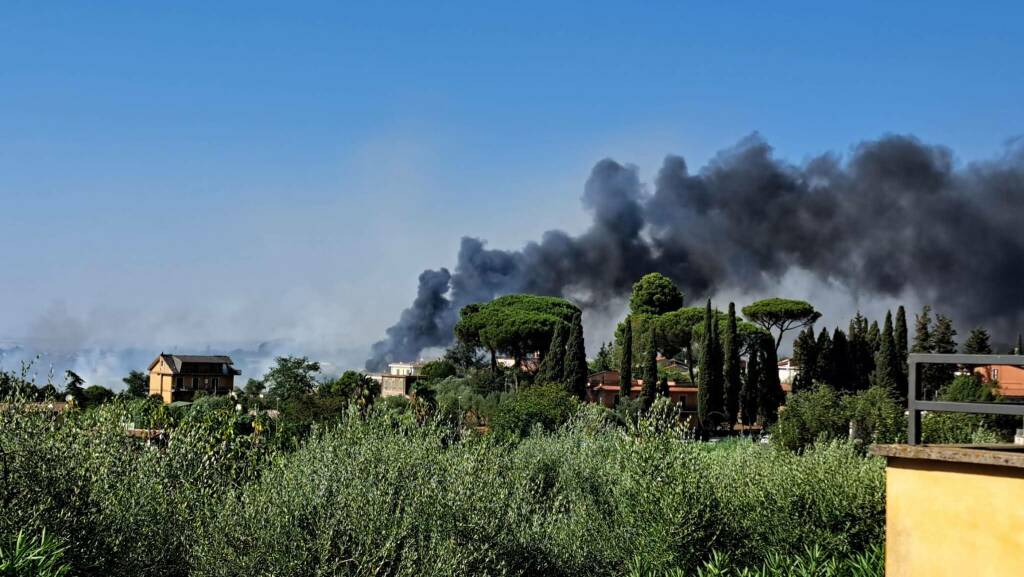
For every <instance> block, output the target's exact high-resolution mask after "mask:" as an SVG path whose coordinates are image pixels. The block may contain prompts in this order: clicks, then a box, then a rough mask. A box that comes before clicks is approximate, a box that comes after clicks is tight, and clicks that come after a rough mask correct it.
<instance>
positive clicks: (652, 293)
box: [629, 272, 683, 315]
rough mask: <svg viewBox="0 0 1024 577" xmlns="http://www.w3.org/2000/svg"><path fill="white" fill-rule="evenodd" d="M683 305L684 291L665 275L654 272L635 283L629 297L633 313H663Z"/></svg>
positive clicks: (630, 309) (630, 308)
mask: <svg viewBox="0 0 1024 577" xmlns="http://www.w3.org/2000/svg"><path fill="white" fill-rule="evenodd" d="M681 306H683V293H681V292H679V289H678V288H677V287H676V285H675V284H674V283H673V282H672V281H671V280H669V279H668V278H667V277H666V276H665V275H662V274H659V273H656V272H652V273H650V274H646V275H644V276H643V277H641V278H640V280H638V281H637V282H636V283H635V284H634V285H633V293H632V294H631V295H630V297H629V311H630V312H631V313H632V314H641V315H662V314H665V313H667V312H671V311H674V310H677V309H679V307H681Z"/></svg>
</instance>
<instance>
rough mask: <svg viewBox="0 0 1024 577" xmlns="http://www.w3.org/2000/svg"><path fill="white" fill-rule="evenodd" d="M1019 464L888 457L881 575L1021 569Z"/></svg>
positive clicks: (973, 576) (978, 575) (983, 575)
mask: <svg viewBox="0 0 1024 577" xmlns="http://www.w3.org/2000/svg"><path fill="white" fill-rule="evenodd" d="M1022 497H1024V469H1020V468H1013V467H999V466H992V465H975V464H969V463H949V462H942V461H926V460H919V459H900V458H892V457H890V458H889V464H888V467H887V468H886V540H885V547H886V551H885V557H886V559H885V574H886V576H887V577H909V576H912V575H913V576H915V577H920V576H929V577H936V576H942V575H958V576H965V577H966V576H970V577H988V576H992V577H995V576H1000V577H1005V576H1009V575H1022V576H1024V501H1022Z"/></svg>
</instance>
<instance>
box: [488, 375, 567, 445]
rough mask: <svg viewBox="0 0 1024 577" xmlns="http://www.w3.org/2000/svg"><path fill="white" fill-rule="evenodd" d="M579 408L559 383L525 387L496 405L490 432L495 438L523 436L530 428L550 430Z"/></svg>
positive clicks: (527, 433)
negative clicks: (496, 408)
mask: <svg viewBox="0 0 1024 577" xmlns="http://www.w3.org/2000/svg"><path fill="white" fill-rule="evenodd" d="M578 408H579V403H577V402H576V400H575V399H574V398H573V397H572V395H570V394H569V393H568V392H566V390H565V389H564V388H563V387H562V385H560V384H555V383H552V384H544V385H535V386H532V387H527V388H525V389H523V390H521V391H519V392H518V393H515V394H513V395H512V396H511V397H510V398H508V399H507V400H504V401H503V402H502V403H500V404H499V405H498V410H497V412H495V414H494V418H493V419H492V420H491V430H492V431H493V432H494V434H495V435H497V436H498V437H499V438H505V439H510V438H516V437H524V436H526V435H529V434H530V431H532V430H533V428H534V427H540V428H542V429H543V430H545V431H554V430H555V429H557V428H558V427H559V426H561V425H562V424H563V423H565V422H566V421H568V420H569V417H571V416H572V415H573V413H574V412H575V411H576V410H577V409H578Z"/></svg>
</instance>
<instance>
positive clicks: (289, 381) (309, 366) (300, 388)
mask: <svg viewBox="0 0 1024 577" xmlns="http://www.w3.org/2000/svg"><path fill="white" fill-rule="evenodd" d="M275 361H276V363H275V365H274V366H273V367H271V369H270V370H269V371H268V372H267V374H266V375H265V376H264V377H263V382H264V383H265V384H266V385H267V388H268V389H270V394H272V395H273V396H274V397H276V398H278V399H281V400H286V399H292V398H296V397H299V396H302V395H305V394H308V393H311V392H312V391H313V389H315V388H316V385H317V381H316V375H317V373H319V372H320V363H318V362H316V361H310V360H309V358H307V357H277V359H275Z"/></svg>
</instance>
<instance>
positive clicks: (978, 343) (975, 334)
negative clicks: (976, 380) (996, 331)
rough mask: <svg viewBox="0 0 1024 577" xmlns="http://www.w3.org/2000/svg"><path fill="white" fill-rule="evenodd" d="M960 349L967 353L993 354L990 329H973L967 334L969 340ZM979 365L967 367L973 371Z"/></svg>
mask: <svg viewBox="0 0 1024 577" xmlns="http://www.w3.org/2000/svg"><path fill="white" fill-rule="evenodd" d="M960 349H961V351H962V352H963V353H964V354H965V355H991V354H992V343H991V342H990V338H989V335H988V331H987V330H985V329H983V328H981V327H976V328H973V329H971V332H970V333H968V334H967V340H965V341H964V344H963V345H961V346H960ZM977 366H978V365H967V367H966V368H967V370H968V371H969V372H971V373H973V372H974V369H975V367H977Z"/></svg>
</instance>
